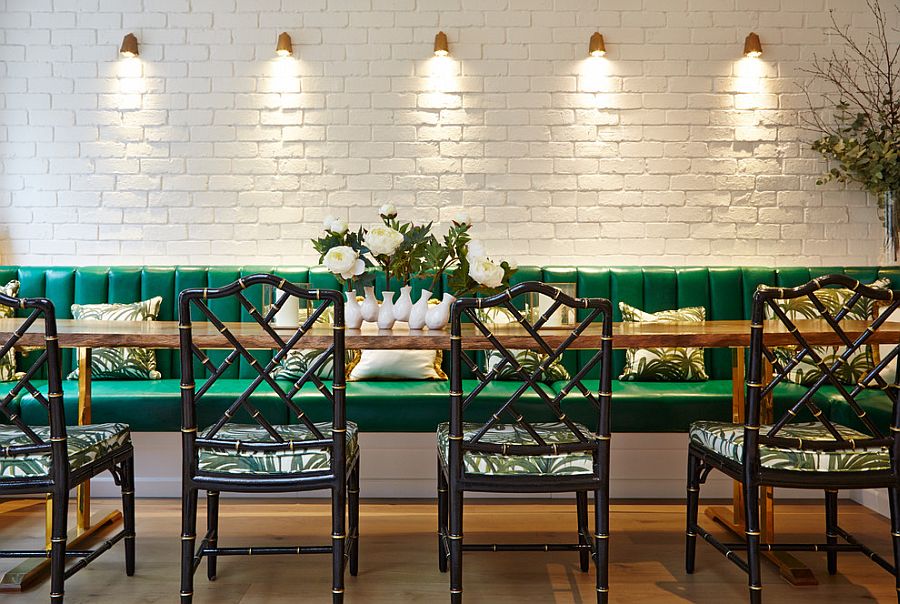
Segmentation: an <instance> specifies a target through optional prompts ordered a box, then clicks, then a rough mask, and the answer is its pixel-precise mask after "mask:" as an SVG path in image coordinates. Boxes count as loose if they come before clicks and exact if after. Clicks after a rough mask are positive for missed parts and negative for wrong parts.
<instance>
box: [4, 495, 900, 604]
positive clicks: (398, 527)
mask: <svg viewBox="0 0 900 604" xmlns="http://www.w3.org/2000/svg"><path fill="white" fill-rule="evenodd" d="M201 501H202V499H201ZM112 503H114V502H102V501H101V502H97V504H96V505H95V509H103V508H105V507H107V506H108V505H111V504H112ZM179 505H180V504H179V502H177V501H173V500H139V502H138V531H139V533H138V542H137V544H138V570H137V574H136V576H135V577H132V578H128V577H126V576H125V573H124V568H123V550H122V546H121V545H117V546H116V547H115V548H114V549H113V550H112V551H110V552H108V553H106V554H104V555H103V556H102V557H101V558H100V559H99V560H97V561H96V562H94V563H93V564H92V565H91V566H89V567H88V568H87V569H85V570H83V571H81V572H80V573H78V574H77V575H75V577H74V578H73V579H71V580H70V581H69V582H67V584H66V596H67V597H66V602H67V603H68V604H82V603H88V602H90V603H93V604H96V603H106V602H110V603H113V602H115V603H119V602H123V603H125V602H127V603H135V604H150V603H158V602H159V603H161V602H166V603H170V602H176V601H177V593H178V555H179V538H178V535H179V530H180V529H179V526H180V524H179V522H180V520H179V518H180V511H179V510H180V508H179ZM435 514H436V509H435V505H434V503H433V502H408V501H407V502H403V501H397V502H385V501H378V500H373V501H368V502H365V503H364V505H363V507H362V520H361V526H362V531H363V537H362V548H361V555H362V557H361V564H360V574H359V576H358V577H355V578H351V577H349V576H348V580H347V597H346V601H347V602H349V603H351V604H352V603H360V602H365V603H367V604H382V603H384V604H387V603H392V604H397V603H405V602H417V603H424V602H428V603H430V602H445V601H447V600H448V598H447V585H448V584H447V576H446V575H442V574H440V573H439V572H438V570H437V562H436V551H435V545H436V539H435V536H434V526H435ZM202 522H205V521H204V520H203V519H202V515H201V523H202ZM221 522H222V524H221V533H222V535H223V539H222V541H223V545H238V544H251V545H252V544H259V545H263V544H273V543H278V544H297V543H327V542H328V538H327V536H328V535H329V533H330V530H329V529H330V525H329V507H328V506H327V505H326V504H324V503H322V502H318V501H316V502H308V501H307V502H302V503H285V502H284V500H280V501H269V502H261V501H249V500H237V501H235V500H225V501H223V507H222V521H221ZM822 522H823V521H822V516H821V508H820V507H819V506H816V505H812V504H782V505H780V506H779V507H778V517H777V525H778V526H779V527H780V529H781V531H782V534H783V536H784V537H785V538H786V539H792V540H797V539H801V538H803V537H811V536H814V537H815V538H816V540H818V537H819V535H820V533H821V526H822ZM574 524H575V517H574V502H573V503H572V504H571V505H567V504H565V503H548V502H524V503H523V502H515V503H508V502H506V503H504V502H495V501H483V500H481V501H479V500H474V501H473V500H470V501H469V502H468V503H467V507H466V530H465V535H466V538H467V539H468V540H470V541H472V542H475V541H478V542H488V543H493V542H504V541H506V542H515V541H529V542H545V541H546V542H553V541H565V540H569V539H571V538H572V537H573V535H574V528H573V527H574ZM841 524H842V525H843V526H844V527H845V528H847V529H848V530H850V531H851V532H855V533H856V534H858V535H859V536H860V537H862V538H864V539H866V540H867V541H868V542H869V543H870V544H871V545H873V546H874V547H875V548H876V549H877V550H878V551H880V552H883V553H884V554H888V553H889V552H890V546H889V538H888V537H889V534H890V529H889V526H888V523H887V522H886V521H885V519H884V518H882V517H880V516H878V515H877V514H875V513H873V512H871V511H869V510H867V509H865V508H863V507H861V506H858V505H856V504H853V503H850V502H846V503H843V502H842V508H841ZM705 525H706V526H708V527H711V526H712V523H711V522H708V521H707V522H706V523H705ZM42 526H43V525H42V512H41V510H40V508H31V509H30V510H26V511H23V512H19V513H17V514H15V515H10V516H3V519H2V525H0V539H2V543H3V545H4V547H11V546H15V545H21V546H31V545H34V544H35V543H37V542H38V541H39V539H38V538H37V536H38V535H39V533H40V532H41V531H42V530H43V528H42ZM201 526H204V525H201ZM612 527H613V536H612V539H613V540H612V542H611V548H612V565H611V584H612V591H611V600H612V601H613V602H616V603H623V604H624V603H627V604H635V603H648V604H653V603H663V602H672V603H683V602H694V603H698V604H707V603H708V604H721V603H723V602H744V601H746V600H745V588H744V585H745V581H746V580H745V578H744V575H743V574H742V573H741V572H740V571H739V570H738V569H737V568H736V567H734V566H733V565H732V564H731V563H730V562H727V561H726V560H725V559H724V558H723V557H722V556H721V555H719V554H718V553H717V552H715V551H714V550H713V549H712V548H711V547H710V546H708V545H706V544H705V543H703V542H700V543H699V544H698V560H697V562H698V567H697V573H696V574H694V575H693V576H690V577H689V576H687V575H685V573H684V570H683V507H682V504H681V503H647V502H638V503H635V504H627V503H617V504H616V505H614V507H613V513H612ZM24 532H27V533H29V534H30V535H33V536H34V537H35V538H33V539H30V540H26V539H23V538H22V536H21V535H22V533H24ZM716 532H717V533H721V531H719V530H716ZM254 537H255V538H254ZM798 557H800V558H801V559H802V560H804V561H806V562H807V563H809V564H810V565H811V566H812V568H813V569H814V571H815V573H816V576H817V577H818V578H819V580H820V581H821V585H819V586H818V587H808V588H794V587H791V586H789V585H787V584H786V583H785V582H784V581H782V580H781V579H780V578H779V577H778V575H777V573H776V571H775V570H774V569H773V567H772V566H770V565H768V564H764V572H763V581H764V585H765V587H764V592H763V593H764V594H765V598H766V600H765V601H766V602H768V603H775V602H816V603H817V604H828V603H838V602H840V603H841V604H847V603H853V602H896V601H897V599H896V598H897V596H896V592H895V590H894V584H893V578H892V577H891V576H889V575H888V574H887V573H886V572H884V571H883V570H881V569H880V568H879V567H877V566H875V565H874V564H873V563H872V562H870V561H868V560H867V559H866V558H865V557H864V556H862V555H861V554H854V553H851V554H843V555H842V556H841V558H840V562H839V566H840V571H841V572H840V574H838V575H837V576H834V577H829V576H828V574H827V573H826V572H825V570H824V566H825V558H824V555H823V554H812V553H811V554H798ZM0 564H2V566H3V568H4V569H6V568H9V567H10V566H12V564H11V563H10V561H8V560H4V561H2V562H0ZM464 582H465V583H464V587H465V590H464V591H465V594H466V602H468V603H471V604H474V603H478V602H484V603H488V602H489V603H491V604H506V603H509V604H513V603H516V604H518V603H521V602H534V603H543V602H548V603H569V602H592V601H595V600H594V579H593V572H591V573H587V574H582V573H581V572H580V571H579V570H578V564H577V555H576V554H574V553H568V552H563V553H550V554H544V553H524V554H523V553H497V554H495V553H483V554H482V553H470V554H466V556H465V568H464ZM48 589H49V586H48V584H47V583H43V584H41V585H39V586H38V587H36V588H34V589H32V590H30V591H28V592H26V593H23V594H18V595H10V596H6V595H3V596H0V598H2V600H3V601H4V602H9V603H10V604H31V603H36V602H41V603H44V602H47V599H48V596H47V594H48V593H49V592H48ZM195 593H196V597H195V599H194V601H195V602H197V603H198V604H206V603H210V604H212V603H216V604H261V603H264V602H265V603H269V604H280V603H287V602H291V603H293V602H330V601H331V600H330V558H329V557H327V556H315V557H307V558H305V559H302V560H299V559H297V558H292V557H289V556H285V557H282V556H274V557H273V556H268V557H254V558H246V557H241V558H237V557H230V558H220V560H219V578H218V580H217V581H215V582H213V583H210V582H208V581H207V579H206V568H205V564H204V566H203V567H202V568H201V570H200V571H198V573H197V578H196V587H195Z"/></svg>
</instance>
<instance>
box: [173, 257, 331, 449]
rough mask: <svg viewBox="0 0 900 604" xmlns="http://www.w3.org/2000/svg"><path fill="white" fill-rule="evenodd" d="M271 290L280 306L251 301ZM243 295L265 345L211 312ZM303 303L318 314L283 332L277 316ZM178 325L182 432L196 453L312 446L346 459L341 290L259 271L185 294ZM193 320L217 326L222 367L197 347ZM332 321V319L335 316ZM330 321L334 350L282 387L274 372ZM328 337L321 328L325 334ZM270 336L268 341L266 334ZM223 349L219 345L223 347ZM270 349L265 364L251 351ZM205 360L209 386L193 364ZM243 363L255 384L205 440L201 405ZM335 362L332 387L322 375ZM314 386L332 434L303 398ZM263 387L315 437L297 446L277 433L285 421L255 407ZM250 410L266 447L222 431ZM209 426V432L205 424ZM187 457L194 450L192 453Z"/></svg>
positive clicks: (233, 403)
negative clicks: (305, 285) (249, 341)
mask: <svg viewBox="0 0 900 604" xmlns="http://www.w3.org/2000/svg"><path fill="white" fill-rule="evenodd" d="M257 286H259V288H260V289H259V290H257V293H258V294H260V295H250V294H249V293H248V290H251V288H252V289H257ZM262 286H271V287H274V288H276V290H275V291H276V296H275V299H274V300H273V303H272V304H271V305H270V306H269V307H268V308H265V307H264V305H261V306H263V308H257V306H256V305H254V304H253V303H252V302H251V299H262V295H261V293H260V292H261V287H262ZM231 297H233V298H236V299H237V301H238V302H239V303H240V305H241V306H242V307H243V308H244V309H245V310H246V311H247V313H248V314H249V316H250V317H251V318H252V319H253V322H255V323H256V325H257V326H258V327H259V329H260V330H261V331H260V332H258V333H257V334H256V335H257V336H259V335H262V336H263V337H264V338H265V340H266V342H265V345H264V346H261V345H259V344H258V343H256V344H254V345H245V344H244V343H242V341H241V334H242V333H246V325H247V324H246V323H244V324H227V323H225V322H223V321H222V320H221V319H220V318H219V317H218V316H217V315H216V313H215V312H214V311H213V310H212V309H211V306H212V304H211V303H210V301H214V300H222V299H225V298H231ZM291 297H294V298H299V300H300V301H303V302H305V301H312V302H313V304H314V305H315V306H314V309H313V311H312V312H311V313H310V314H309V316H308V318H307V319H306V320H305V321H303V322H302V323H300V324H299V326H297V327H293V328H289V329H282V328H276V326H275V324H274V319H275V315H276V314H277V313H278V312H279V310H281V308H282V307H283V306H284V305H285V304H286V303H287V301H288V300H289V299H290V298H291ZM178 304H179V327H180V330H179V331H180V334H179V335H180V352H181V372H182V378H181V393H182V432H183V433H184V434H185V436H186V437H187V439H188V440H189V441H190V447H191V453H193V451H194V450H195V449H196V448H205V449H214V450H232V451H244V452H252V451H265V452H277V451H297V452H300V451H303V450H308V449H318V450H321V449H331V450H332V452H333V454H332V456H331V458H332V462H333V463H337V462H338V459H337V458H338V457H340V459H341V460H342V459H343V454H344V449H345V441H344V431H345V429H346V418H345V389H346V385H345V379H344V373H345V371H344V362H343V359H344V303H343V298H342V296H341V293H340V292H338V291H334V290H325V289H323V290H305V289H301V288H299V287H297V286H295V285H293V284H292V283H290V282H289V281H287V280H286V279H283V278H281V277H278V276H276V275H269V274H257V275H251V276H247V277H242V278H241V279H238V280H237V281H235V282H233V283H231V284H229V285H226V286H224V287H221V288H215V289H211V288H209V289H208V288H203V289H199V288H198V289H187V290H184V291H182V292H181V294H180V295H179V302H178ZM192 316H195V317H197V318H198V319H199V320H201V321H206V322H208V323H210V324H211V325H212V326H213V327H214V328H215V329H216V330H217V331H218V332H219V333H220V334H221V337H222V338H223V340H224V343H223V345H222V348H224V349H225V350H227V354H224V356H222V357H221V358H222V360H221V362H218V363H215V362H213V361H212V360H211V359H210V356H209V355H208V354H207V352H206V351H205V350H204V349H202V348H201V347H200V346H198V345H197V344H196V342H195V337H196V336H195V334H194V330H193V328H192ZM329 318H330V321H327V320H326V319H329ZM325 324H330V327H331V328H332V331H331V339H330V342H331V343H330V345H329V346H328V347H327V348H325V349H324V350H323V351H322V352H321V353H320V354H318V355H317V356H316V358H315V359H314V360H313V361H312V362H311V363H310V364H309V366H308V367H307V369H306V371H305V372H304V373H303V374H302V375H301V376H300V377H299V378H298V379H296V380H292V381H291V382H289V386H288V385H285V384H284V382H282V383H279V382H278V381H276V379H275V377H274V376H273V372H274V371H275V370H276V368H278V367H279V364H280V363H281V361H283V360H284V359H285V358H286V357H287V355H288V353H290V352H291V351H294V350H299V346H300V344H301V342H302V340H303V337H304V336H305V335H306V334H307V333H308V332H309V331H310V330H312V329H313V328H314V327H318V328H319V329H320V330H321V329H322V326H323V325H325ZM319 333H321V331H319ZM266 336H267V337H266ZM217 348H218V346H217ZM263 348H266V349H271V350H273V351H274V354H273V355H272V357H271V359H270V360H268V361H265V362H260V361H259V360H258V359H257V358H256V357H255V356H254V355H253V353H252V352H251V351H252V349H263ZM195 359H196V360H199V362H200V364H201V365H202V367H203V368H204V369H205V370H206V373H207V377H206V379H205V381H203V382H202V383H200V384H199V385H198V383H197V381H196V380H195V377H194V360H195ZM241 359H243V360H244V361H246V362H247V363H248V365H249V366H250V367H251V368H252V369H253V370H254V372H255V374H256V375H255V376H253V378H252V379H251V380H250V383H249V385H248V386H247V387H246V388H245V389H244V390H243V391H242V392H241V393H240V394H239V395H238V396H236V397H235V398H234V400H232V401H230V403H229V405H228V407H227V408H226V409H225V410H224V412H223V413H222V415H221V416H220V417H219V418H218V419H217V420H216V421H215V422H214V423H213V424H212V425H211V426H209V427H207V428H206V429H204V430H203V434H202V436H198V432H197V430H198V426H197V414H196V410H197V405H198V404H199V403H200V402H201V401H202V399H203V398H204V397H205V396H207V395H208V394H209V392H210V390H211V389H212V387H213V386H214V385H215V383H216V382H217V381H218V380H220V379H222V376H223V374H224V373H225V371H226V370H227V369H228V367H230V366H231V365H232V364H233V363H235V362H236V361H239V360H241ZM329 363H330V364H331V366H332V367H333V376H332V377H331V386H330V387H329V386H328V384H327V378H323V377H322V376H321V375H320V370H322V369H324V368H325V367H327V366H328V364H329ZM310 383H311V384H313V385H315V387H316V388H317V389H318V391H319V393H320V394H321V396H322V397H323V398H324V399H325V400H327V402H328V403H329V404H330V405H331V406H332V409H333V412H332V414H331V419H332V432H333V437H332V436H326V435H325V434H323V432H322V431H321V430H320V428H319V426H317V425H316V424H315V423H314V422H313V420H312V419H311V418H310V417H309V415H307V413H306V412H305V411H304V410H303V408H301V406H300V404H299V402H298V400H296V399H297V398H298V397H297V394H298V393H299V392H300V390H301V389H302V388H303V387H304V386H305V385H306V384H310ZM263 385H265V386H264V389H268V390H271V391H272V392H274V393H275V395H276V397H277V398H278V399H279V400H280V402H281V403H282V404H283V405H284V406H285V407H286V408H287V410H288V413H289V414H290V416H291V417H292V418H293V419H294V420H296V422H297V423H299V424H302V425H303V426H305V427H306V428H307V429H308V430H309V431H310V432H311V434H312V435H313V438H312V439H310V440H303V441H292V440H289V439H285V437H284V436H282V434H280V433H279V432H278V430H277V429H276V426H277V425H278V424H280V423H281V422H278V421H274V422H273V421H271V420H270V419H269V418H267V417H266V416H265V415H264V414H263V412H262V411H261V410H260V409H259V408H258V407H257V406H256V405H254V403H253V401H252V398H253V395H254V393H257V392H258V390H259V389H260V388H261V387H263ZM241 411H244V412H246V415H248V416H249V417H250V418H251V419H252V421H253V422H255V423H256V424H257V425H258V426H259V427H261V428H262V429H263V430H265V432H266V433H267V434H268V440H264V441H260V442H241V441H239V440H234V439H232V438H227V437H224V436H222V435H220V432H221V431H222V430H223V428H224V427H225V426H226V425H227V424H230V423H235V422H234V418H235V416H236V415H237V414H238V413H239V412H241ZM201 429H202V427H201ZM186 453H187V451H186Z"/></svg>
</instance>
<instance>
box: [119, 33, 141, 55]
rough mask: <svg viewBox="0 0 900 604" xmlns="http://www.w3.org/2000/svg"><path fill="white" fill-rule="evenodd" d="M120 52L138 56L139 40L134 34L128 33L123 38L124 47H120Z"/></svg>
mask: <svg viewBox="0 0 900 604" xmlns="http://www.w3.org/2000/svg"><path fill="white" fill-rule="evenodd" d="M119 53H120V54H121V55H122V56H123V57H128V58H131V57H136V56H138V54H139V53H138V40H137V37H135V35H134V34H126V35H125V37H124V38H123V39H122V48H120V49H119Z"/></svg>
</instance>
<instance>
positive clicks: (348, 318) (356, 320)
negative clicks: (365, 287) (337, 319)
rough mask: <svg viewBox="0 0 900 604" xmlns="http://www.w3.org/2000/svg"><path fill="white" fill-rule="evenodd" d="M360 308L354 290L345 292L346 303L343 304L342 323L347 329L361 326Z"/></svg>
mask: <svg viewBox="0 0 900 604" xmlns="http://www.w3.org/2000/svg"><path fill="white" fill-rule="evenodd" d="M362 322H363V318H362V309H361V308H360V306H359V302H357V301H356V292H355V291H353V290H350V291H348V292H347V304H345V305H344V325H345V326H346V328H347V329H359V328H360V327H362Z"/></svg>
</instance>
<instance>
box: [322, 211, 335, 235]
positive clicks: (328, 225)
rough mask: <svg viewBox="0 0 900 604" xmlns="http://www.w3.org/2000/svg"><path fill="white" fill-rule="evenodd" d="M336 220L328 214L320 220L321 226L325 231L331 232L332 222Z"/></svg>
mask: <svg viewBox="0 0 900 604" xmlns="http://www.w3.org/2000/svg"><path fill="white" fill-rule="evenodd" d="M335 220H337V218H335V217H334V216H332V215H331V214H329V215H328V216H326V217H325V218H324V219H323V220H322V226H324V227H325V230H326V231H330V230H332V226H334V221H335Z"/></svg>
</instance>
